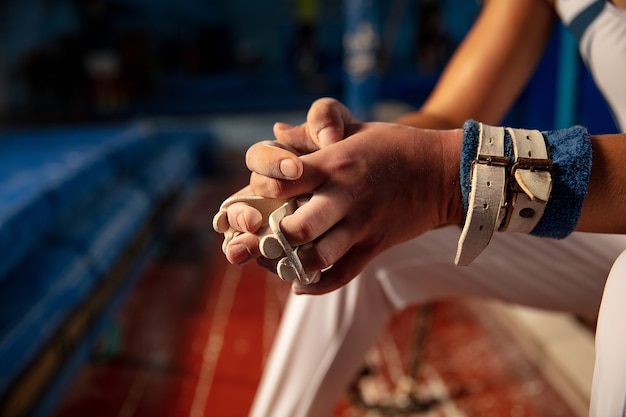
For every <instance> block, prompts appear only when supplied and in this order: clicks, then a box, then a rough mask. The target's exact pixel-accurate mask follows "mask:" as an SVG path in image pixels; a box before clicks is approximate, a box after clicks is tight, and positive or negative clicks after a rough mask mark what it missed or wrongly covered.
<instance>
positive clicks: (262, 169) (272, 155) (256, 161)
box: [246, 141, 302, 180]
mask: <svg viewBox="0 0 626 417" xmlns="http://www.w3.org/2000/svg"><path fill="white" fill-rule="evenodd" d="M246 166H247V167H248V169H249V170H250V171H252V172H255V173H257V174H259V175H263V176H266V177H270V178H277V179H284V180H295V179H298V178H300V176H301V175H302V162H301V161H300V159H298V156H297V155H295V154H294V153H293V152H291V151H289V150H287V149H284V148H283V147H281V145H280V144H278V143H277V142H275V141H264V142H259V143H255V144H254V145H252V146H251V147H250V148H249V149H248V151H247V152H246Z"/></svg>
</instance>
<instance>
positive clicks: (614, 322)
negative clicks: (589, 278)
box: [590, 251, 626, 417]
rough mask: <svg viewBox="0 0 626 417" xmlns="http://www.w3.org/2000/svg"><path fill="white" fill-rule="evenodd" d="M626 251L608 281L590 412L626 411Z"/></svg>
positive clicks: (621, 413) (598, 414) (595, 414)
mask: <svg viewBox="0 0 626 417" xmlns="http://www.w3.org/2000/svg"><path fill="white" fill-rule="evenodd" d="M624 294H626V251H624V252H623V253H622V255H621V256H620V257H619V258H618V260H617V261H616V262H615V264H614V265H613V268H612V269H611V273H610V274H609V278H608V280H607V282H606V287H605V290H604V296H603V297H602V304H601V306H600V314H599V316H598V328H597V331H596V364H595V369H594V373H593V385H592V389H591V411H590V416H592V417H601V416H625V415H626V356H625V353H626V323H625V322H624V314H625V313H626V304H624Z"/></svg>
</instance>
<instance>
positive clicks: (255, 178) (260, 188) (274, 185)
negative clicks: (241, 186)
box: [250, 164, 328, 199]
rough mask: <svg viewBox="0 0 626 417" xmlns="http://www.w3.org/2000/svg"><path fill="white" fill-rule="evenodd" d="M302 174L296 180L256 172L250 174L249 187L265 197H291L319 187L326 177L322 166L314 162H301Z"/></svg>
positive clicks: (307, 192) (256, 193)
mask: <svg viewBox="0 0 626 417" xmlns="http://www.w3.org/2000/svg"><path fill="white" fill-rule="evenodd" d="M302 166H303V169H302V175H301V176H300V178H298V179H297V180H282V179H277V178H271V177H268V176H265V175H262V174H259V173H257V172H252V173H251V174H250V188H251V190H252V192H253V193H254V194H255V195H260V196H263V197H266V198H283V199H284V198H292V197H296V196H299V195H302V194H309V193H311V192H313V191H314V190H316V189H317V188H318V187H320V186H321V185H322V184H323V183H324V182H325V181H326V180H327V178H328V175H327V174H326V173H325V172H324V170H323V168H322V169H321V168H320V167H319V166H317V165H314V164H306V166H305V165H304V164H303V165H302Z"/></svg>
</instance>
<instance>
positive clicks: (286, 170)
mask: <svg viewBox="0 0 626 417" xmlns="http://www.w3.org/2000/svg"><path fill="white" fill-rule="evenodd" d="M280 172H281V173H282V174H283V175H284V176H285V177H287V178H289V179H295V178H296V177H297V176H298V167H297V166H296V163H295V162H293V161H292V160H291V159H283V160H282V161H280Z"/></svg>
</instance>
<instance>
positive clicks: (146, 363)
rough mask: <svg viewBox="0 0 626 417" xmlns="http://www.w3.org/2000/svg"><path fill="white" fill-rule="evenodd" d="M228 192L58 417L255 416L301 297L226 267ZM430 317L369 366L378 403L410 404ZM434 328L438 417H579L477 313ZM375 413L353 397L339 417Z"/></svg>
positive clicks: (122, 323)
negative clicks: (264, 377)
mask: <svg viewBox="0 0 626 417" xmlns="http://www.w3.org/2000/svg"><path fill="white" fill-rule="evenodd" d="M218 182H219V181H218ZM228 184H229V183H224V182H222V184H221V185H220V186H219V187H218V186H217V185H216V184H215V183H209V184H203V185H202V186H201V187H199V188H198V189H197V192H196V193H195V194H193V195H192V196H191V198H190V199H189V200H188V201H186V203H185V205H184V206H183V207H181V210H180V212H179V213H178V216H177V218H176V221H175V227H174V228H173V229H172V233H171V236H170V239H169V241H168V242H167V244H166V245H164V246H163V248H162V250H161V252H160V255H159V256H157V257H156V258H155V259H154V260H153V261H152V262H151V263H150V265H149V266H148V267H147V269H146V270H145V271H144V273H143V274H142V277H141V278H140V280H139V282H138V284H137V286H136V288H135V289H134V291H133V292H132V294H131V295H130V296H129V298H128V299H127V301H126V302H125V303H124V305H123V308H122V309H121V311H119V313H118V314H117V315H116V317H115V320H114V322H113V323H112V324H111V326H110V327H109V329H108V330H107V331H106V332H105V335H103V337H102V340H101V341H100V342H99V343H98V345H97V346H96V347H95V348H94V355H93V358H92V359H91V360H90V361H89V363H87V364H86V365H85V366H84V367H83V368H82V369H81V370H80V371H79V372H78V374H77V375H76V377H75V379H74V380H73V382H72V383H71V386H70V387H69V389H68V391H67V393H66V395H65V397H64V398H63V399H62V402H61V404H60V405H59V407H58V410H57V412H56V414H55V416H56V417H78V416H80V417H83V416H89V417H100V416H102V417H113V416H120V417H129V416H137V417H142V416H146V417H160V416H168V417H170V416H171V417H182V416H191V417H199V416H206V417H245V416H246V415H247V410H248V408H249V406H250V404H251V402H252V398H253V395H254V391H255V388H256V384H257V383H258V380H259V377H260V373H261V370H262V363H263V360H264V358H265V356H266V355H267V352H268V349H269V347H270V343H271V340H272V337H273V335H274V333H275V330H276V327H277V324H278V320H279V317H280V313H281V308H282V305H283V302H284V299H285V297H286V295H287V293H288V291H289V288H288V285H287V284H286V283H283V282H281V281H280V280H279V279H278V278H277V277H276V276H274V275H270V274H268V273H266V272H265V271H264V270H262V269H260V268H259V267H257V266H256V265H255V264H251V265H247V266H245V267H235V266H230V265H228V264H227V262H226V261H225V259H224V257H223V255H222V253H221V251H220V250H219V246H220V245H221V239H220V237H219V236H218V235H217V234H215V233H214V232H212V229H211V226H210V221H211V217H212V215H213V213H214V212H215V211H216V209H217V207H218V206H219V203H220V202H221V201H222V199H223V198H224V197H225V196H226V193H227V192H230V191H232V190H233V186H229V185H228ZM419 314H424V313H423V312H422V311H421V310H417V309H411V310H408V311H406V312H403V313H402V314H400V315H398V317H396V319H395V320H394V321H393V322H392V323H391V325H390V327H389V330H388V333H387V334H386V335H385V337H383V338H382V339H381V341H380V343H379V345H378V347H377V349H375V350H374V351H373V352H372V354H371V355H370V357H369V358H368V360H369V361H371V362H373V363H374V364H376V365H375V366H376V367H377V368H378V369H379V372H378V373H376V374H375V375H374V376H371V377H367V378H364V379H362V380H361V383H360V384H359V387H360V391H361V392H362V393H363V395H364V396H365V397H366V401H368V402H373V403H376V404H379V405H388V403H389V402H390V399H394V398H402V396H401V394H402V393H401V392H400V391H401V390H400V388H402V387H403V386H406V385H407V384H406V383H402V382H400V381H403V380H405V378H404V377H405V376H406V373H407V370H408V369H409V365H408V360H409V359H410V357H411V353H412V352H415V350H416V347H415V346H416V344H415V338H416V331H415V326H416V323H417V317H419ZM427 323H429V327H428V332H427V338H426V341H425V345H424V349H423V351H422V355H421V362H420V363H421V366H420V367H419V372H418V376H417V380H418V385H417V388H416V389H415V390H414V392H415V393H416V396H417V397H419V399H421V400H423V401H428V400H436V401H434V402H433V404H432V410H433V413H432V414H429V415H433V416H481V417H485V416H487V417H488V416H494V417H504V416H506V417H509V416H510V417H543V416H551V417H552V416H564V417H570V416H573V413H572V412H571V411H570V410H569V409H568V408H567V406H566V405H565V404H564V403H563V402H562V401H561V400H560V399H559V397H558V395H557V394H556V393H555V392H554V391H553V390H552V389H551V387H550V386H549V384H548V383H547V382H546V381H545V380H544V379H543V378H542V376H541V375H540V374H539V373H538V372H537V370H536V369H535V368H534V367H533V366H532V364H531V363H529V362H528V361H527V360H526V358H525V357H524V356H523V354H522V353H521V351H520V350H519V349H518V348H517V347H516V345H515V343H514V342H513V341H512V340H511V339H510V338H509V337H508V336H507V335H506V334H505V333H504V332H502V331H501V330H500V329H498V326H497V325H495V324H494V323H493V322H491V321H489V320H488V318H487V317H484V316H482V315H481V314H480V312H479V311H478V312H477V311H476V309H474V308H469V307H468V306H467V305H465V304H463V303H457V302H444V303H440V304H437V305H435V306H434V307H433V314H432V317H431V318H430V320H428V321H427ZM423 401H422V402H423ZM365 415H366V412H365V411H363V410H361V409H360V408H358V407H356V406H354V405H352V403H351V401H350V400H349V399H348V397H347V396H346V398H345V399H344V400H343V401H342V403H341V404H339V405H338V407H337V410H336V412H335V415H334V417H338V416H346V417H349V416H351V417H358V416H365ZM367 415H368V416H376V415H390V414H376V413H371V414H367ZM398 415H424V414H417V413H414V414H408V413H405V414H398Z"/></svg>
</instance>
